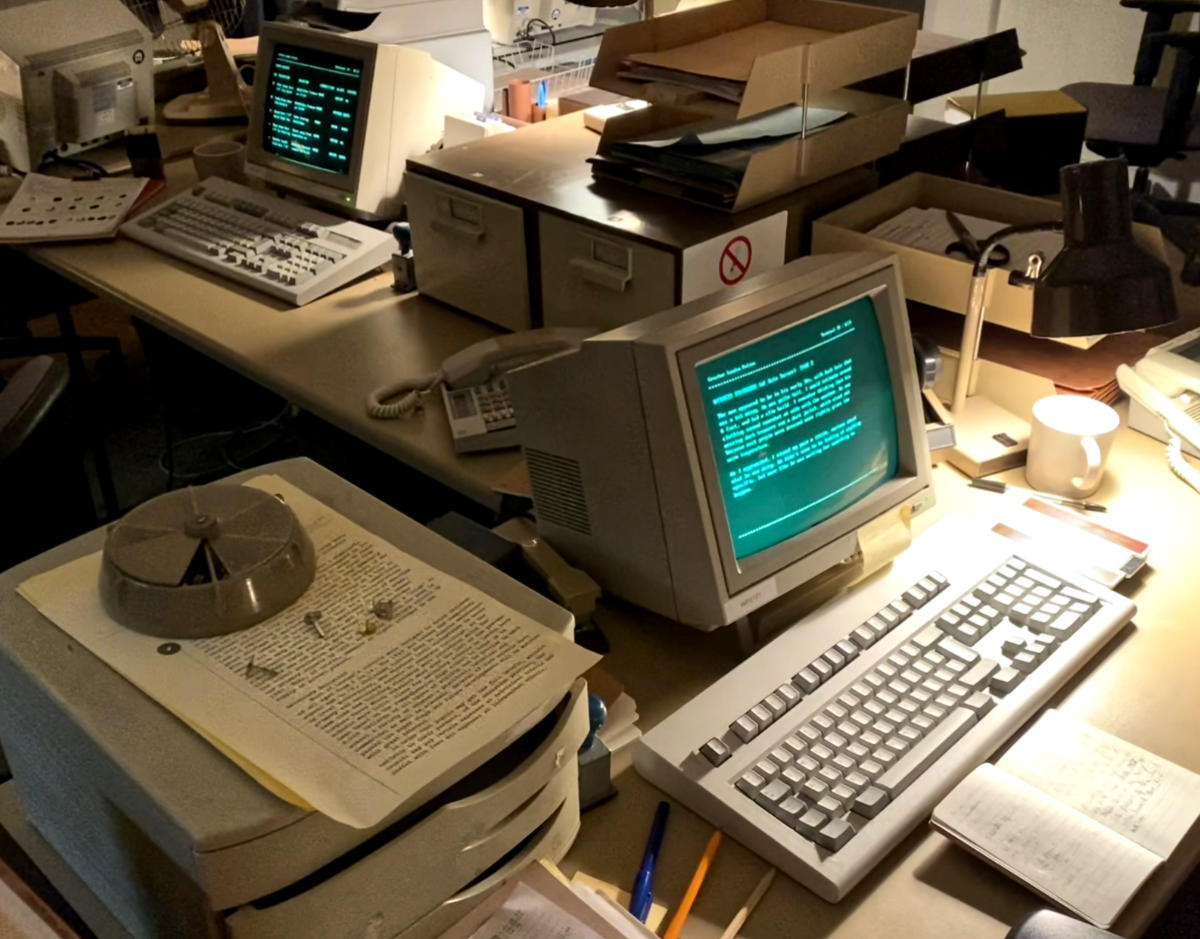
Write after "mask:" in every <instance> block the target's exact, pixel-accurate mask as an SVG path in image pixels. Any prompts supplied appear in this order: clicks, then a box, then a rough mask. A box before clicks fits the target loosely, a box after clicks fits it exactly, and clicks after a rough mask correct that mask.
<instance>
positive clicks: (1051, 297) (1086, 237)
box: [1030, 159, 1179, 336]
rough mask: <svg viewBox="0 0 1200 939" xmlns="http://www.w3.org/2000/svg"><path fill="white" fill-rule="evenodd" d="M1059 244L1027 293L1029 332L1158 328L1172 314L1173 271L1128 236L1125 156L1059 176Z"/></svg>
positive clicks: (1172, 317)
mask: <svg viewBox="0 0 1200 939" xmlns="http://www.w3.org/2000/svg"><path fill="white" fill-rule="evenodd" d="M1059 181H1060V184H1061V186H1062V203H1063V248H1062V250H1061V251H1060V252H1059V253H1058V255H1057V256H1056V257H1055V258H1054V259H1053V260H1052V261H1051V262H1050V263H1049V264H1047V265H1046V268H1045V270H1044V271H1042V274H1041V276H1040V277H1039V278H1038V280H1037V284H1036V286H1035V287H1034V293H1033V324H1032V327H1031V329H1030V332H1032V333H1033V335H1035V336H1093V335H1097V334H1099V333H1121V332H1129V331H1130V330H1134V329H1146V328H1147V327H1150V326H1161V325H1162V324H1163V323H1170V322H1172V321H1174V320H1175V319H1176V318H1177V317H1178V315H1179V314H1178V312H1177V311H1176V309H1175V293H1174V291H1173V290H1172V288H1171V271H1170V268H1168V267H1167V265H1166V264H1164V263H1163V262H1162V261H1160V260H1158V259H1157V258H1155V257H1154V256H1153V255H1150V254H1148V253H1146V252H1145V251H1143V250H1142V249H1141V248H1140V247H1138V245H1137V243H1136V242H1135V241H1134V240H1133V223H1132V221H1131V219H1130V214H1129V167H1128V164H1126V162H1125V160H1124V159H1117V160H1096V161H1094V162H1090V163H1077V164H1075V165H1074V166H1065V167H1063V169H1062V171H1061V172H1060V174H1059Z"/></svg>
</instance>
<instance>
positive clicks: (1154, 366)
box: [1117, 329, 1200, 492]
mask: <svg viewBox="0 0 1200 939" xmlns="http://www.w3.org/2000/svg"><path fill="white" fill-rule="evenodd" d="M1117 384H1119V385H1120V386H1121V390H1122V391H1124V392H1125V393H1126V394H1127V395H1129V397H1130V398H1132V399H1133V401H1134V402H1135V403H1136V404H1138V405H1140V406H1141V407H1143V408H1145V409H1146V410H1147V411H1149V412H1150V414H1151V415H1153V416H1154V417H1157V418H1158V419H1159V420H1161V421H1162V425H1163V428H1164V429H1165V431H1166V437H1165V439H1166V441H1167V463H1168V465H1169V466H1170V467H1171V470H1172V471H1173V472H1174V473H1175V475H1177V476H1178V477H1179V478H1180V479H1182V480H1183V481H1184V482H1186V483H1187V484H1188V485H1190V486H1191V487H1192V488H1193V489H1195V490H1196V491H1198V492H1200V472H1198V471H1197V470H1196V469H1195V468H1194V467H1192V466H1190V465H1189V464H1188V463H1187V461H1186V460H1184V458H1183V445H1184V444H1187V445H1188V447H1189V448H1190V449H1191V451H1192V452H1193V453H1197V454H1200V329H1194V330H1192V331H1191V332H1188V333H1184V334H1183V335H1182V336H1178V337H1176V338H1175V339H1171V340H1169V341H1168V342H1164V343H1163V344H1162V345H1159V346H1155V347H1154V348H1153V349H1151V350H1150V351H1149V352H1147V353H1146V355H1145V356H1143V357H1142V359H1141V360H1140V361H1138V362H1137V364H1135V365H1134V366H1133V368H1130V367H1129V366H1128V365H1121V366H1119V367H1118V368H1117ZM1152 420H1153V418H1151V421H1152ZM1130 424H1131V425H1133V426H1135V428H1136V429H1138V430H1141V431H1142V432H1143V433H1150V434H1151V436H1155V437H1159V439H1163V438H1162V437H1160V435H1159V434H1157V433H1154V432H1153V431H1154V429H1155V428H1154V427H1153V424H1152V423H1151V425H1150V426H1137V423H1135V415H1134V410H1133V408H1132V406H1131V408H1130Z"/></svg>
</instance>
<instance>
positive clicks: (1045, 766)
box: [932, 711, 1200, 928]
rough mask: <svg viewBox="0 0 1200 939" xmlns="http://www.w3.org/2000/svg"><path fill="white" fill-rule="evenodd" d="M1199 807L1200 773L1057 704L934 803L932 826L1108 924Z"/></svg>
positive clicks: (1178, 838) (1167, 853)
mask: <svg viewBox="0 0 1200 939" xmlns="http://www.w3.org/2000/svg"><path fill="white" fill-rule="evenodd" d="M1197 815H1200V776H1197V775H1196V774H1195V773H1192V772H1190V771H1189V770H1186V769H1184V768H1183V767H1181V766H1177V765H1175V764H1174V763H1171V762H1169V761H1168V760H1164V759H1162V758H1161V757H1157V756H1155V755H1154V754H1152V753H1148V752H1146V751H1145V750H1142V749H1141V748H1139V747H1135V746H1133V745H1132V744H1129V743H1126V742H1125V741H1123V740H1120V739H1118V738H1117V737H1113V736H1112V735H1111V734H1106V733H1104V732H1103V731H1100V730H1097V729H1095V728H1094V727H1090V726H1088V725H1087V724H1084V723H1082V722H1081V721H1078V720H1075V719H1074V718H1071V717H1068V716H1067V715H1065V714H1062V713H1060V712H1058V711H1047V712H1046V713H1045V714H1044V715H1043V716H1042V718H1041V719H1040V720H1039V721H1038V722H1037V724H1036V725H1034V726H1033V728H1031V729H1030V730H1029V731H1028V732H1026V733H1025V734H1024V736H1022V737H1021V739H1020V740H1019V741H1017V743H1016V744H1014V745H1013V747H1012V748H1011V749H1010V750H1009V751H1008V752H1007V753H1006V754H1005V755H1004V756H1003V757H1002V758H1001V759H1000V760H999V761H998V762H997V763H996V764H995V765H993V764H990V763H986V764H984V765H983V766H980V767H978V768H977V769H975V770H974V772H972V773H971V775H970V776H968V777H967V778H966V779H964V780H963V781H962V782H961V783H959V785H958V786H956V787H955V788H954V790H953V791H952V792H951V793H950V794H949V795H948V796H946V798H945V799H943V800H942V801H941V802H940V803H939V804H938V806H937V808H935V809H934V811H933V819H932V824H933V827H934V828H936V829H937V830H938V831H940V832H942V834H944V835H946V836H947V837H949V838H951V839H953V840H954V841H957V842H958V843H960V844H961V845H962V846H963V847H965V848H967V850H969V851H971V852H972V853H974V854H977V855H978V856H980V857H981V858H983V859H984V860H985V861H987V862H988V863H990V864H992V865H994V866H995V867H998V868H999V869H1000V870H1002V871H1005V872H1006V873H1008V874H1010V875H1012V876H1013V877H1015V878H1017V879H1018V880H1020V881H1021V882H1022V883H1024V884H1026V885H1027V886H1028V887H1030V888H1031V889H1032V890H1034V891H1036V892H1037V893H1039V894H1041V895H1042V896H1043V897H1046V898H1047V899H1049V900H1051V901H1052V902H1054V903H1058V904H1060V905H1062V906H1064V907H1066V908H1067V909H1068V910H1070V911H1071V912H1073V913H1075V914H1076V915H1078V916H1081V917H1083V918H1084V919H1087V920H1089V921H1090V922H1092V923H1095V924H1096V925H1097V926H1102V927H1104V928H1107V927H1109V926H1111V925H1112V923H1113V921H1114V920H1115V919H1116V918H1117V915H1118V914H1119V913H1120V912H1121V910H1122V909H1124V908H1125V905H1126V904H1127V903H1128V902H1129V901H1130V900H1131V899H1132V898H1133V895H1134V894H1135V893H1137V891H1138V889H1139V888H1140V887H1141V886H1142V884H1143V883H1145V881H1146V879H1147V878H1148V877H1149V876H1150V874H1151V873H1153V871H1154V870H1155V868H1157V867H1158V866H1159V865H1160V864H1162V863H1163V862H1164V861H1165V860H1166V859H1167V857H1169V856H1170V854H1171V852H1172V851H1173V850H1174V849H1175V847H1176V846H1177V845H1178V844H1179V842H1180V841H1181V840H1182V839H1183V836H1184V835H1185V834H1186V833H1187V831H1188V829H1189V828H1190V827H1191V826H1192V823H1193V822H1194V821H1195V820H1196V817H1197Z"/></svg>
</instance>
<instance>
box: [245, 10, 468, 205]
mask: <svg viewBox="0 0 1200 939" xmlns="http://www.w3.org/2000/svg"><path fill="white" fill-rule="evenodd" d="M258 62H259V70H258V78H257V80H256V81H255V82H254V104H253V106H252V108H251V111H250V129H249V131H248V133H247V136H246V172H247V173H248V174H249V175H251V176H257V177H259V178H260V179H263V180H265V181H266V182H267V183H268V184H270V185H272V186H277V187H280V188H283V189H288V190H291V191H293V192H300V193H303V194H304V195H306V196H308V197H309V198H311V199H314V200H317V201H320V202H324V203H326V204H328V205H330V206H332V207H334V208H335V209H336V210H338V211H340V212H342V213H343V214H346V215H352V216H355V217H359V218H368V219H381V218H382V219H387V218H399V217H400V209H401V206H402V203H403V194H402V191H401V182H402V180H403V177H404V164H405V162H406V161H407V160H408V158H409V157H410V156H416V155H417V154H420V153H424V152H425V151H427V150H429V149H430V148H431V147H433V146H434V144H436V143H437V142H438V141H439V140H441V138H442V133H443V125H444V123H445V116H446V114H447V113H468V114H470V113H473V112H475V111H477V110H479V109H480V108H481V107H482V106H483V104H484V88H483V86H482V85H481V84H479V83H478V82H476V81H473V80H471V79H470V78H467V77H466V76H465V75H461V74H459V73H458V72H456V71H454V70H453V69H451V68H449V67H447V66H446V65H443V64H442V63H441V62H439V61H437V60H436V59H435V58H434V57H433V56H432V55H431V54H430V53H429V52H427V51H424V50H421V49H417V48H411V47H409V46H400V45H392V44H388V43H376V42H369V41H366V40H363V39H355V38H352V37H349V36H343V35H338V34H336V33H328V32H323V31H321V30H317V29H313V28H310V27H303V26H291V25H287V24H283V23H267V24H265V25H264V26H263V29H262V35H261V36H260V37H259V43H258Z"/></svg>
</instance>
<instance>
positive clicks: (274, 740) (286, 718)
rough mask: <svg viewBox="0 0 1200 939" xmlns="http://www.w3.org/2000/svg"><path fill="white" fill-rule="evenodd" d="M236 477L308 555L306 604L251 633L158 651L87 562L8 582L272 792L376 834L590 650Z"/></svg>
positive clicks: (551, 695)
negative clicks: (122, 613)
mask: <svg viewBox="0 0 1200 939" xmlns="http://www.w3.org/2000/svg"><path fill="white" fill-rule="evenodd" d="M247 485H250V486H254V487H257V488H259V489H263V490H265V491H266V492H270V493H272V494H274V495H276V496H277V497H278V498H280V499H282V500H283V501H284V502H286V503H287V504H288V505H289V506H291V508H292V509H293V511H295V513H296V516H297V518H299V520H300V522H301V524H302V525H303V526H304V527H305V529H306V530H307V531H308V533H309V535H310V537H311V538H312V540H313V547H314V548H315V549H316V555H317V573H316V578H315V579H314V581H313V583H312V585H311V586H310V587H309V588H308V590H307V591H306V592H305V593H304V595H303V596H302V597H301V598H300V600H298V601H297V602H296V603H294V604H293V605H292V606H290V607H288V608H287V609H286V610H284V611H283V612H282V613H279V614H277V615H276V616H274V617H271V618H270V619H267V620H265V621H263V622H261V623H259V624H258V625H256V626H252V627H250V628H249V629H244V630H242V631H240V632H234V633H230V634H228V635H225V636H214V637H211V638H207V639H198V640H182V639H181V640H178V641H175V642H169V643H164V642H163V641H162V640H161V639H158V638H155V637H153V636H147V635H143V634H141V633H137V632H134V631H133V630H131V629H127V628H125V627H124V626H121V625H119V624H118V623H116V622H115V621H113V620H112V619H111V618H109V616H108V615H107V614H106V613H105V611H104V609H103V607H102V606H101V604H100V597H99V591H98V589H97V586H96V585H97V582H98V578H99V570H100V554H99V552H97V553H96V554H92V555H88V556H86V557H82V558H79V559H78V560H76V561H73V562H71V563H69V564H66V565H64V566H63V567H60V568H57V569H55V570H53V571H49V572H47V573H45V574H42V575H39V576H37V577H34V578H31V579H30V580H27V581H25V582H24V583H23V584H21V586H20V588H19V590H20V593H21V595H22V596H24V597H25V598H26V599H27V600H29V601H30V602H31V603H33V604H34V606H36V607H37V608H38V609H39V610H40V611H41V612H42V613H43V615H45V616H46V617H47V618H49V619H50V620H51V621H52V622H54V623H55V624H56V625H57V626H58V627H59V628H61V629H62V630H63V631H65V632H67V633H68V634H70V635H71V636H72V637H74V638H75V639H76V640H77V641H79V642H80V643H81V644H82V645H83V646H84V647H86V648H87V649H89V650H90V651H91V652H92V653H94V654H95V655H96V656H98V657H99V658H100V659H102V660H103V661H104V662H106V663H107V664H108V665H109V666H110V667H112V668H113V669H114V670H115V671H117V672H118V673H120V674H121V675H123V676H124V677H125V678H127V679H128V680H129V681H131V682H132V683H133V684H135V685H137V687H139V688H140V689H141V690H142V691H144V692H145V693H146V694H147V695H149V696H150V697H151V698H153V699H154V700H156V701H158V702H159V703H160V704H161V705H163V706H164V707H166V708H168V709H169V710H170V711H172V712H173V713H174V714H176V715H177V716H178V717H180V718H181V719H182V720H183V721H185V722H186V723H187V724H188V725H189V726H191V727H192V728H193V729H195V730H196V731H198V732H199V733H200V734H202V735H203V736H204V737H205V738H206V739H207V740H209V741H210V742H211V743H213V744H214V745H215V746H216V747H218V749H220V750H221V751H222V752H224V753H225V754H226V755H227V756H229V757H230V758H231V759H233V760H234V761H235V762H237V763H238V765H239V766H241V767H242V768H243V769H244V770H245V771H246V772H247V773H249V774H250V775H252V776H253V777H254V778H255V779H257V780H258V781H259V782H260V783H262V784H263V785H265V786H266V787H267V788H269V789H270V790H271V791H272V792H274V793H275V794H276V795H279V796H280V797H281V798H285V799H288V800H290V801H292V802H293V803H295V804H298V805H302V806H307V807H311V808H314V809H316V810H317V811H320V812H323V813H324V814H326V815H328V816H329V817H330V818H333V819H335V820H337V821H339V822H341V823H343V824H345V825H350V826H352V827H355V828H370V827H373V826H375V825H377V824H379V823H380V822H381V821H383V820H384V819H386V818H387V817H388V816H390V815H392V814H393V813H394V812H396V811H398V810H399V809H400V808H401V806H415V805H418V804H421V803H423V802H424V801H425V800H426V799H428V798H430V797H431V796H432V795H434V794H436V793H438V792H440V791H442V790H443V789H445V788H446V786H448V785H450V784H451V783H452V782H455V781H457V780H458V779H460V778H462V777H463V776H464V775H466V773H468V772H470V771H471V770H473V769H474V768H475V767H477V766H479V765H481V764H482V763H483V762H484V761H485V760H486V759H488V758H489V757H490V756H492V755H494V754H495V753H496V752H498V751H499V750H500V749H502V748H503V747H504V746H505V745H506V743H508V742H510V741H511V740H513V739H515V738H516V737H517V736H519V735H520V734H522V733H524V732H525V731H526V730H528V729H529V728H530V727H531V726H533V725H534V724H535V723H536V722H537V721H538V720H540V719H541V718H542V717H543V716H544V715H545V714H546V713H548V712H549V711H550V710H551V709H553V707H554V706H555V705H556V704H557V703H558V702H559V701H560V700H561V698H562V696H563V694H564V693H565V691H566V689H567V688H568V687H569V686H570V684H571V682H572V681H574V679H575V678H576V677H578V676H579V675H581V674H582V673H583V672H584V671H585V670H586V669H587V668H589V667H590V666H591V665H593V664H595V662H596V661H597V659H598V658H599V657H598V656H597V655H595V654H594V653H591V652H588V651H587V650H585V649H583V648H581V647H580V646H577V645H575V644H574V643H572V642H570V641H569V640H567V639H564V638H563V637H562V636H560V635H558V634H557V633H555V632H554V631H553V630H551V629H549V628H547V627H546V626H544V625H542V624H540V623H537V622H535V621H534V620H532V619H530V618H529V617H528V616H524V615H522V614H521V613H519V612H517V611H516V610H513V609H511V608H509V607H507V606H505V605H504V604H502V603H500V602H499V601H498V600H496V599H495V598H494V597H492V596H490V595H489V594H487V593H484V592H483V591H482V590H480V589H478V588H477V587H473V586H471V585H470V584H467V583H466V582H464V581H461V580H459V579H458V578H456V577H453V576H451V575H449V574H446V573H445V572H443V571H440V570H438V569H437V568H434V567H432V566H431V565H429V564H427V563H425V562H423V561H421V560H420V559H419V558H417V557H415V556H414V555H411V554H408V553H407V552H405V551H403V550H401V549H400V548H398V547H396V546H395V545H393V544H391V543H389V542H387V541H385V540H384V539H382V538H380V537H378V536H376V535H374V534H372V533H371V532H368V531H367V530H366V529H364V528H362V527H360V526H359V525H356V524H355V523H354V522H352V521H350V520H349V519H347V518H345V517H344V516H342V515H340V514H338V513H337V512H335V511H333V510H332V509H331V508H329V507H328V506H326V505H324V504H322V503H321V502H319V501H317V500H316V499H314V498H313V497H312V496H309V495H308V494H307V493H305V492H303V491H301V490H300V489H298V488H296V487H295V486H293V485H291V484H290V483H288V482H287V481H286V480H284V479H282V478H280V477H278V476H260V477H257V478H255V479H253V480H251V481H250V482H249V483H248V484H247ZM381 610H382V611H384V612H377V611H381ZM314 623H315V624H316V625H314ZM318 627H320V628H318Z"/></svg>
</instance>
